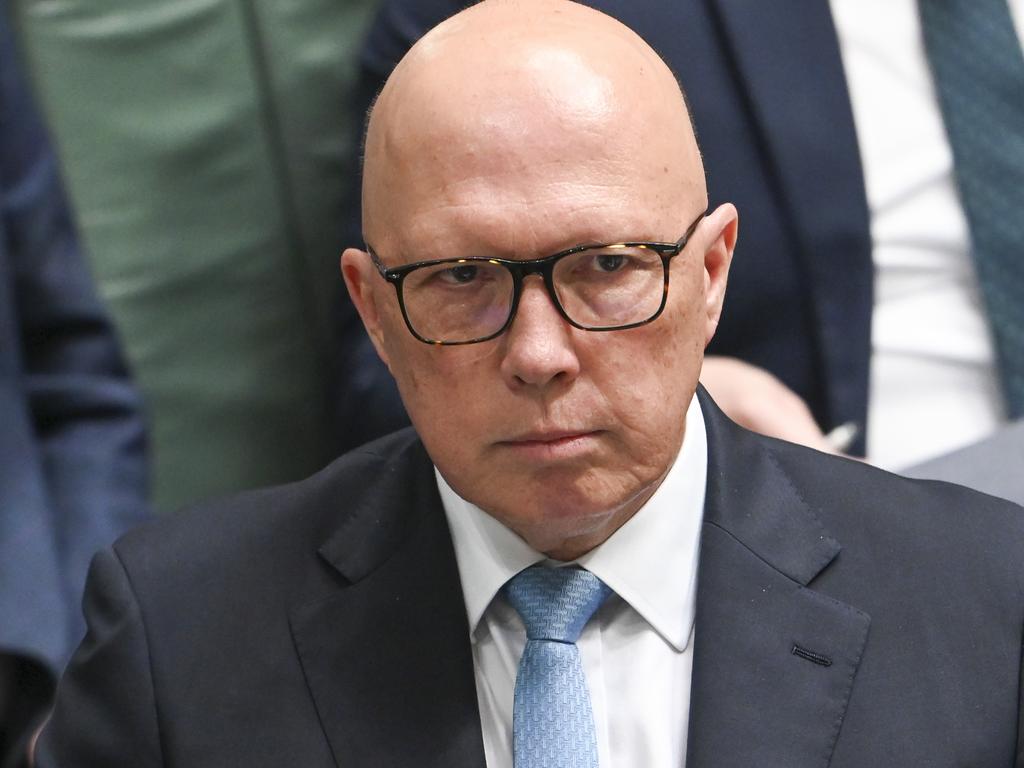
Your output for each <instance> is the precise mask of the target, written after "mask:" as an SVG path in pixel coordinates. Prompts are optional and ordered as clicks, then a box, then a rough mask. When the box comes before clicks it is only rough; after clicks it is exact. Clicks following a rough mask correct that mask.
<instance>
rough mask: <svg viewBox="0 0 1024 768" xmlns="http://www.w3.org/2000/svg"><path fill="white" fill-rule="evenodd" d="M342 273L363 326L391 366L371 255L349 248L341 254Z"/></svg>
mask: <svg viewBox="0 0 1024 768" xmlns="http://www.w3.org/2000/svg"><path fill="white" fill-rule="evenodd" d="M341 275H342V277H343V278H344V279H345V286H346V287H347V288H348V295H349V296H350V297H351V298H352V304H353V305H354V306H355V308H356V311H357V312H358V313H359V317H360V319H362V321H363V327H365V328H366V332H367V333H368V334H369V336H370V340H371V341H372V342H373V346H374V348H375V349H376V350H377V355H378V356H379V357H380V359H381V360H383V361H384V364H385V365H387V366H388V367H389V368H390V363H389V362H388V355H387V352H386V351H385V346H384V330H383V326H382V324H381V319H380V312H379V310H378V307H377V296H376V293H375V292H374V290H373V284H372V282H371V281H373V280H374V279H379V278H377V277H376V270H375V269H374V268H373V265H372V263H371V262H370V256H369V254H367V253H366V252H365V251H360V250H359V249H357V248H347V249H345V252H344V253H342V254H341Z"/></svg>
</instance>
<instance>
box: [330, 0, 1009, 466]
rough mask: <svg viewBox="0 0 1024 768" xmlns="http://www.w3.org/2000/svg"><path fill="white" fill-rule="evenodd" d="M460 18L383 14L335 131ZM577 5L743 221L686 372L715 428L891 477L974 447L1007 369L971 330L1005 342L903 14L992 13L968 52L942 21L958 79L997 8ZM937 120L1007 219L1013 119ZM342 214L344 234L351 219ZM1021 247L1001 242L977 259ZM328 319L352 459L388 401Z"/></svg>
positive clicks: (935, 49)
mask: <svg viewBox="0 0 1024 768" xmlns="http://www.w3.org/2000/svg"><path fill="white" fill-rule="evenodd" d="M462 5H463V3H461V2H459V0H386V2H383V3H382V5H381V9H380V13H379V14H378V16H377V19H376V21H375V23H374V25H373V27H372V29H371V32H370V34H369V36H368V38H367V41H366V44H365V47H364V51H363V55H362V62H361V63H362V73H361V82H360V87H359V88H358V90H357V99H358V101H357V103H356V104H355V108H354V109H353V110H352V113H353V114H360V113H361V112H362V111H363V109H365V107H366V105H367V104H368V103H369V100H370V98H371V97H372V96H373V94H375V93H376V92H377V90H378V89H379V88H380V86H381V84H382V83H383V80H384V78H385V77H386V76H387V74H388V73H389V72H390V71H391V68H392V67H393V66H394V64H395V62H396V61H398V59H399V58H401V56H402V54H403V53H404V52H405V51H406V50H407V49H408V47H409V46H410V45H411V44H412V43H413V42H415V40H416V39H417V38H418V37H419V36H420V35H421V34H422V33H423V32H425V31H426V30H427V29H429V28H430V27H432V26H433V25H434V24H436V23H437V22H438V21H440V20H441V19H443V18H445V17H446V16H448V15H450V14H452V13H454V12H455V11H456V10H458V9H459V8H460V7H462ZM588 5H592V6H593V7H595V8H597V9H599V10H602V11H604V12H605V13H608V14H609V15H611V16H613V17H615V18H617V19H619V20H620V21H622V22H623V23H625V24H626V25H627V26H629V27H631V28H632V29H634V30H636V31H637V32H638V33H639V34H640V35H641V36H642V37H643V38H644V39H645V40H647V41H649V42H650V43H651V45H652V46H653V47H654V48H655V50H657V51H659V53H660V54H661V55H662V56H663V57H664V58H665V59H666V61H667V62H668V64H669V66H670V67H671V68H672V69H673V70H674V71H675V72H676V73H677V74H678V75H679V76H680V77H681V78H682V80H683V81H684V82H691V81H693V82H701V83H703V84H705V86H706V87H703V88H700V89H695V90H694V92H693V93H692V94H690V107H691V111H692V113H693V115H694V118H695V122H696V124H697V125H698V126H699V127H700V129H701V150H702V155H703V158H704V164H705V168H706V171H707V174H708V178H709V192H710V195H711V200H712V203H713V204H714V203H717V202H719V201H723V200H730V201H733V202H735V203H736V205H737V206H738V207H739V208H740V210H741V211H742V212H743V232H744V242H745V243H746V244H747V248H746V250H747V253H748V255H749V256H750V257H751V258H747V259H741V261H740V263H738V264H737V265H736V267H735V268H734V269H733V270H732V271H731V276H730V295H731V296H732V297H733V301H731V302H730V304H729V306H728V308H727V311H726V312H725V313H724V315H723V318H722V323H721V326H720V328H719V331H718V333H717V334H716V336H715V339H714V340H713V341H712V344H711V345H710V346H709V348H708V358H707V359H706V361H705V366H704V370H703V372H702V381H703V382H704V383H705V385H706V386H707V387H708V389H709V391H710V392H711V393H712V395H713V396H714V397H715V399H716V402H718V403H719V404H720V405H721V406H722V407H723V408H724V410H725V411H726V412H727V413H728V414H729V415H730V417H731V418H734V419H736V420H737V421H740V422H741V423H743V424H744V425H745V426H749V427H751V428H754V429H756V430H757V431H761V432H764V433H766V434H772V435H775V436H782V437H785V438H786V439H791V440H795V441H798V442H804V443H806V444H809V445H813V446H816V447H822V445H823V443H822V440H821V437H822V436H821V432H820V430H819V429H818V427H817V426H816V425H815V421H816V422H817V423H818V424H820V425H821V427H822V428H823V429H825V430H826V431H831V430H833V429H834V428H836V427H839V426H840V425H846V426H847V428H848V430H847V435H848V436H850V437H852V442H851V443H850V445H849V446H848V448H849V450H850V452H852V453H854V454H856V455H865V452H866V455H867V457H868V459H869V460H870V461H872V462H873V463H876V464H879V465H880V466H884V467H887V468H894V467H895V468H900V467H906V466H908V465H909V464H911V463H914V462H915V461H920V460H923V459H925V458H927V457H929V456H934V455H937V454H940V453H944V452H946V451H949V450H952V449H954V448H956V447H957V446H961V445H965V444H968V443H971V442H973V441H975V440H978V439H981V438H983V437H985V436H986V435H988V434H989V433H990V432H992V430H994V429H996V428H997V427H998V426H999V425H1000V424H1001V423H1002V422H1003V421H1004V420H1005V419H1006V418H1007V417H1011V418H1012V417H1013V414H1014V409H1013V408H1012V407H1011V406H1012V403H1011V402H1010V399H1008V398H1007V397H1005V395H1004V392H1002V391H1001V386H1000V384H1001V382H1000V378H1001V375H1002V376H1004V377H1005V376H1006V374H1007V373H1008V372H1012V365H1008V364H1007V363H1008V362H1009V361H1004V364H1002V365H1000V364H999V363H998V355H997V349H996V345H995V344H994V342H993V340H992V339H991V333H990V331H991V329H992V328H994V327H1000V326H1005V327H1008V329H1009V330H1008V334H1007V335H1009V334H1010V333H1012V328H1013V323H1012V322H1011V320H1010V319H1009V318H1006V317H1001V316H1000V315H999V313H997V312H994V311H993V310H992V308H990V307H989V306H988V305H989V304H990V303H992V301H993V300H994V299H993V297H991V296H989V295H987V294H990V292H991V291H990V290H986V291H982V290H981V286H979V280H978V276H979V273H980V272H981V271H982V270H981V269H980V266H981V263H982V262H983V261H984V260H983V259H982V258H981V253H980V252H979V249H977V248H972V243H971V240H972V239H976V238H973V235H975V234H976V232H975V229H976V224H977V227H980V228H981V229H983V230H985V231H992V230H993V227H992V225H991V223H990V222H988V221H987V220H986V222H985V223H984V224H980V223H978V222H974V221H971V222H968V221H967V218H966V217H965V211H964V209H965V208H969V205H968V203H969V202H970V200H969V198H965V197H964V196H963V195H960V196H959V197H958V184H957V182H958V181H961V180H962V179H961V178H960V177H962V176H964V173H965V170H966V169H965V168H964V167H963V166H964V164H963V163H961V162H960V160H961V158H957V162H956V163H954V157H953V155H954V154H955V153H954V152H953V150H955V149H956V148H957V147H956V146H953V147H952V148H951V146H950V144H951V141H950V138H948V137H947V135H946V134H947V132H948V131H947V128H946V124H945V121H944V116H945V115H944V112H945V111H946V110H943V109H940V107H941V105H940V100H939V91H940V90H941V88H940V86H941V85H942V82H943V78H941V77H939V76H938V74H937V73H936V72H933V69H934V67H933V65H934V64H935V63H936V62H938V63H941V60H942V59H943V56H942V53H943V51H942V50H941V46H936V45H929V46H926V45H925V38H926V37H928V38H929V39H931V38H933V37H934V35H933V34H931V33H930V30H931V28H932V26H933V25H932V24H931V23H926V22H927V21H928V19H921V18H919V17H920V16H921V14H920V11H919V9H924V10H925V11H927V10H929V9H932V10H936V9H937V10H938V11H939V12H940V13H942V12H946V13H949V12H958V13H959V12H971V9H973V8H975V7H976V8H978V11H977V12H976V14H975V15H980V16H981V18H982V20H983V21H985V20H987V19H988V17H989V16H990V15H995V16H997V17H998V13H999V8H998V7H997V6H999V5H1002V9H1001V12H1002V14H1003V16H1004V17H1006V20H1005V21H1003V22H1000V21H999V20H998V18H996V19H995V20H988V30H987V34H981V33H972V32H970V31H968V30H967V29H965V28H964V26H963V25H961V24H959V21H958V20H957V19H953V20H952V21H951V22H950V23H951V24H952V25H953V27H954V29H956V30H957V34H956V35H955V36H954V37H955V38H956V41H955V42H958V43H959V48H960V50H959V54H960V55H961V56H963V57H966V58H967V59H969V60H971V61H979V60H983V59H984V58H985V57H984V56H983V55H982V54H986V55H989V56H992V55H996V54H998V53H1000V51H999V50H998V49H997V47H996V46H995V45H994V44H993V41H992V40H991V39H990V38H991V37H992V36H993V32H999V31H1002V30H1005V31H1007V32H1008V34H1009V35H1010V36H1011V37H1012V36H1013V31H1012V29H1013V26H1014V25H1013V24H1012V23H1010V21H1009V17H1008V9H1007V3H1006V0H994V1H992V2H985V3H971V2H970V1H969V0H955V1H954V2H944V1H942V0H937V1H936V0H918V2H916V3H915V2H912V1H911V0H900V2H896V3H892V2H886V1H885V0H876V1H874V2H871V1H866V0H830V2H825V1H824V0H819V1H817V2H811V3H807V2H792V1H790V0H783V1H782V2H774V3H770V4H769V3H736V2H731V1H730V0H696V1H692V2H681V3H680V2H667V1H665V0H646V1H645V2H630V1H629V0H589V1H588ZM1009 11H1012V12H1013V16H1014V18H1015V20H1016V21H1018V22H1021V20H1022V19H1024V2H1021V0H1010V2H1009ZM932 16H935V13H931V14H929V18H930V17H932ZM1017 26H1018V27H1021V24H1020V23H1018V25H1017ZM926 33H927V34H926ZM932 42H934V41H932ZM1013 44H1014V41H1010V45H1011V47H1012V46H1013ZM1017 48H1018V50H1017V52H1016V57H1017V58H1018V59H1019V58H1020V52H1019V43H1018V44H1017ZM1009 54H1010V55H1007V56H1006V58H1007V59H1008V60H1009V61H1008V62H1007V64H1008V65H1009V64H1012V59H1013V56H1012V54H1013V51H1010V52H1009ZM952 69H953V71H954V73H962V75H963V76H962V77H961V78H960V80H961V81H962V82H966V83H968V84H969V85H970V86H971V90H972V92H976V93H978V94H985V92H986V89H987V88H992V87H993V86H992V85H989V84H986V83H985V82H982V81H981V78H978V79H974V76H973V72H972V71H970V70H968V68H967V67H966V66H965V65H964V63H963V62H962V61H961V62H960V63H958V64H956V65H955V66H954V67H953V68H952ZM1020 69H1022V70H1024V67H1021V68H1020ZM1007 76H1012V75H1011V74H1009V73H1008V74H1007ZM1017 76H1018V78H1019V77H1020V76H1021V72H1020V71H1018V75H1017ZM1022 88H1024V84H1021V82H1020V81H1019V80H1018V85H1017V86H1015V87H1014V86H1009V87H1005V86H1004V87H1003V89H1002V93H1003V94H1005V96H1004V98H1006V99H1007V100H1008V101H1011V102H1014V101H1015V102H1017V103H1018V106H1017V108H1018V109H1020V107H1019V102H1020V100H1019V99H1015V96H1014V95H1015V94H1017V93H1020V92H1021V89H1022ZM953 111H954V113H964V114H965V116H966V119H967V120H969V121H971V122H970V125H971V126H976V127H977V128H978V129H979V130H973V131H971V132H970V133H972V134H976V135H977V136H978V137H979V138H978V141H986V142H987V143H988V144H990V145H991V146H992V147H993V151H994V152H995V153H997V154H998V155H999V159H998V160H997V161H995V162H991V163H989V164H988V165H987V167H986V170H987V171H988V172H989V173H990V174H991V178H989V179H987V180H986V182H985V183H984V185H983V191H986V190H987V193H988V199H991V198H993V197H994V198H995V199H997V200H1005V201H1006V203H1005V204H1006V205H1007V206H1008V207H1009V210H1011V211H1013V210H1018V209H1019V207H1020V205H1019V204H1017V203H1015V202H1014V201H1015V200H1016V199H1019V198H1016V197H1015V196H1014V195H1013V194H1010V193H1009V192H1008V190H1013V189H1024V180H1022V177H1021V174H1022V173H1024V156H1022V150H1021V149H1020V146H1021V142H1022V140H1024V133H1022V132H1021V130H1020V126H1021V125H1022V124H1024V117H1019V118H1018V119H1017V120H1015V121H1014V120H1010V121H1009V125H1010V126H1011V128H1006V127H1005V123H1004V125H1003V126H1000V125H999V124H997V123H996V122H995V121H994V120H992V118H991V109H989V110H988V111H986V109H983V108H981V107H976V108H974V109H973V110H972V109H970V105H963V104H959V105H954V107H953ZM986 115H988V116H986ZM982 128H984V129H985V130H986V131H987V133H985V132H984V131H982V130H980V129H982ZM993 133H994V134H996V135H995V136H993ZM978 154H979V153H977V152H975V153H973V155H974V156H977V155H978ZM980 159H981V160H983V161H985V160H987V159H986V158H985V157H984V156H982V157H981V158H980ZM1014 169H1016V171H1014ZM1015 173H1016V175H1014V174H1015ZM961 186H962V185H961ZM1021 194H1024V193H1021V192H1018V193H1017V195H1021ZM354 197H355V198H356V199H358V196H357V194H356V195H354ZM348 213H349V219H350V221H349V224H348V229H349V230H350V232H351V236H352V237H358V235H359V224H358V206H352V207H351V209H350V211H349V212H348ZM992 214H993V215H998V214H997V213H996V211H995V210H994V209H992ZM1003 218H1004V219H1005V220H1007V221H1014V220H1015V217H1014V216H1013V215H1012V214H1011V215H1007V216H1004V217H1003ZM969 223H970V226H968V224H969ZM1018 237H1019V236H1018ZM1022 247H1024V243H1021V242H1020V240H1018V241H1017V245H1016V247H1001V248H997V249H995V251H996V252H997V254H999V253H1007V254H1014V253H1016V252H1018V251H1020V249H1021V248H1022ZM754 256H756V258H754ZM1009 260H1011V261H1012V258H1011V259H1009ZM1012 274H1013V270H1010V272H1009V275H1012ZM1017 274H1018V278H1017V281H1016V282H1015V281H1014V280H1013V279H1012V277H1010V276H1009V275H1006V274H1004V277H1003V278H1002V279H1000V280H996V281H995V282H996V283H997V285H998V284H1001V285H1007V286H1010V287H1011V288H1010V290H1011V291H1012V289H1013V287H1014V286H1020V285H1021V284H1022V283H1021V282H1020V281H1021V279H1024V278H1022V277H1021V276H1020V275H1021V273H1020V271H1018V272H1017ZM991 283H992V281H986V285H988V287H989V289H991V287H992V286H991ZM1021 290H1024V289H1021ZM1018 298H1019V297H1018ZM1017 303H1018V304H1020V305H1022V306H1024V302H1021V301H1019V300H1018V302H1017ZM338 316H339V334H340V343H339V344H338V345H337V352H336V355H337V357H338V361H339V362H338V366H337V368H338V370H339V371H343V372H344V373H345V378H344V387H343V389H344V394H346V395H347V397H343V398H339V399H338V405H337V410H338V413H339V419H338V423H337V426H336V431H337V433H338V435H339V436H340V437H341V438H342V439H343V440H344V441H345V444H346V445H348V446H350V447H354V446H356V445H359V444H360V443H362V442H364V441H365V440H367V439H369V438H370V437H373V436H376V435H377V434H382V433H383V432H385V431H389V430H390V429H393V428H396V427H397V425H398V423H399V420H400V418H401V415H402V414H401V405H400V403H399V402H398V397H397V394H392V390H393V386H392V385H391V383H390V380H389V377H388V376H387V373H386V371H385V370H384V369H383V367H382V366H381V365H380V363H379V362H378V361H377V360H376V359H374V356H373V351H372V348H370V344H369V342H368V341H367V340H366V337H365V333H364V332H363V330H362V327H361V325H360V324H359V322H358V318H357V317H356V313H355V311H354V308H353V307H351V306H348V305H346V304H344V303H343V304H341V305H340V306H339V311H338ZM1018 346H1019V345H1018ZM1017 357H1018V358H1024V353H1018V355H1017ZM1017 389H1020V387H1019V386H1018V387H1017ZM1018 399H1019V398H1018ZM937 414H941V417H940V416H937ZM811 417H813V418H811Z"/></svg>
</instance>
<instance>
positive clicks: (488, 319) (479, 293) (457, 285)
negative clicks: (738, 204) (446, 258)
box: [402, 246, 665, 342]
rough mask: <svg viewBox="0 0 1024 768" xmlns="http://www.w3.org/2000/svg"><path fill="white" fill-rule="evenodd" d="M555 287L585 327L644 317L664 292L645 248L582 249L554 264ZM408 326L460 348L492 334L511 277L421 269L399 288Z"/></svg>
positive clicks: (496, 270) (491, 266)
mask: <svg viewBox="0 0 1024 768" xmlns="http://www.w3.org/2000/svg"><path fill="white" fill-rule="evenodd" d="M552 277H553V282H554V287H555V293H556V294H557V300H558V303H559V304H560V305H561V307H562V309H563V311H564V312H565V314H566V315H567V316H568V317H569V318H571V319H572V321H573V322H574V323H577V324H578V325H580V326H583V327H585V328H592V329H602V328H616V327H619V326H623V325H631V324H633V323H641V322H644V321H646V320H648V319H650V318H651V317H652V316H653V315H654V314H655V313H656V312H657V311H658V309H659V308H660V306H661V301H662V296H663V293H664V279H665V273H664V264H663V262H662V258H661V256H660V255H659V254H658V253H656V252H655V251H653V250H651V249H649V248H645V247H643V246H637V247H625V246H606V247H602V248H587V249H584V250H582V251H579V252H577V253H573V254H570V255H568V256H565V257H563V258H562V259H560V260H559V261H558V262H557V263H556V264H555V267H554V271H553V275H552ZM402 288H403V291H402V292H403V299H404V302H405V311H406V315H407V317H408V319H409V323H410V325H412V327H413V328H415V329H416V332H417V333H418V334H419V335H420V336H422V337H423V338H426V339H430V340H433V341H445V342H459V341H469V340H472V339H478V338H482V337H486V336H490V335H492V334H495V333H497V332H498V331H499V330H500V329H501V328H502V326H504V325H505V323H506V322H507V321H508V318H509V314H510V313H511V311H512V302H513V298H514V293H515V286H514V279H513V276H512V273H511V271H510V270H509V269H508V268H506V267H505V266H503V265H501V264H500V263H497V262H491V261H486V260H466V261H462V262H448V263H442V264H434V265H427V266H423V267H420V268H419V269H416V270H414V271H412V272H410V273H409V274H408V275H406V277H405V280H404V283H403V286H402Z"/></svg>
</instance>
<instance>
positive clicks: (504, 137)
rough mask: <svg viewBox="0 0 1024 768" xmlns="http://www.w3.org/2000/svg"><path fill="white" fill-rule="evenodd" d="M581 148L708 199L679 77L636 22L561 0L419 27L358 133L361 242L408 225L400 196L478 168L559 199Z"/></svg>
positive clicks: (487, 7) (458, 184)
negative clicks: (362, 153) (540, 178)
mask: <svg viewBox="0 0 1024 768" xmlns="http://www.w3.org/2000/svg"><path fill="white" fill-rule="evenodd" d="M581 154H590V155H592V156H597V155H600V156H602V157H603V158H604V160H603V161H604V162H605V163H606V164H608V165H615V164H618V165H621V166H622V170H623V171H628V173H629V174H631V175H635V176H636V177H638V178H645V177H647V178H656V177H657V178H659V181H668V182H669V183H668V184H665V185H663V186H664V187H665V190H666V193H667V194H668V195H670V196H672V197H673V198H674V200H671V199H664V200H661V201H660V202H661V204H664V205H672V204H673V202H674V203H676V204H684V202H685V200H686V199H688V198H689V199H703V198H704V197H705V190H704V176H703V168H702V166H701V161H700V155H699V152H698V150H697V145H696V141H695V139H694V135H693V130H692V127H691V123H690V120H689V116H688V114H687V111H686V106H685V103H684V101H683V97H682V94H681V92H680V89H679V87H678V84H677V82H676V80H675V78H674V76H673V75H672V73H671V72H670V71H669V69H668V67H667V66H666V65H665V63H664V62H663V61H662V60H661V59H660V58H659V57H658V55H657V54H656V53H655V52H654V51H653V50H652V49H651V48H650V46H648V45H647V43H645V42H644V41H643V40H642V39H641V38H640V37H639V36H637V35H636V33H634V32H633V31H632V30H630V29H628V28H627V27H625V26H624V25H622V24H621V23H620V22H618V21H616V20H614V19H612V18H611V17H609V16H606V15H605V14H603V13H600V12H598V11H595V10H593V9H591V8H588V7H586V6H582V5H579V4H577V3H573V2H568V1H567V0H523V1H520V2H514V1H510V0H485V1H484V2H481V3H479V4H477V5H474V6H472V7H470V8H468V9H467V10H465V11H462V12H461V13H458V14H456V15H455V16H453V17H451V18H450V19H448V20H447V21H445V22H443V23H442V24H440V25H438V26H437V27H435V28H434V29H433V30H431V31H430V32H429V33H428V34H427V35H425V36H424V37H423V38H422V39H421V40H420V41H419V42H418V43H417V44H416V45H415V46H414V47H413V48H412V49H411V50H410V51H409V53H408V54H407V55H406V56H405V57H404V58H403V59H402V61H401V62H400V63H399V64H398V66H397V67H396V68H395V70H394V72H393V73H392V75H391V77H390V78H389V79H388V81H387V83H386V85H385V86H384V89H383V90H382V91H381V94H380V97H379V98H378V100H377V103H376V106H375V108H374V112H373V115H372V117H371V119H370V122H369V126H368V131H367V137H366V157H365V173H364V189H363V225H364V231H365V232H366V235H367V239H368V240H369V241H370V242H371V243H374V244H375V247H378V248H380V247H381V244H382V243H383V242H384V241H385V240H386V239H387V238H388V237H389V233H391V232H393V231H394V229H395V223H396V219H397V218H398V217H401V220H402V221H403V223H404V224H405V225H409V224H412V226H413V227H414V228H415V220H414V218H412V219H410V216H412V217H414V215H415V211H413V210H409V209H408V208H406V207H405V206H404V205H402V203H404V202H406V201H411V202H412V203H413V204H415V203H416V202H417V201H418V200H421V199H423V198H425V197H426V198H431V199H434V200H437V199H442V200H443V199H444V197H445V195H446V194H447V193H448V192H451V191H457V190H458V189H459V188H463V187H464V186H465V185H467V184H468V185H476V184H478V183H479V182H480V180H481V179H482V178H483V177H485V176H486V177H487V178H489V179H491V180H492V181H493V180H498V179H500V183H501V184H502V185H503V186H504V187H506V188H510V187H512V188H514V187H515V186H516V185H517V184H526V183H532V181H533V180H534V179H533V177H534V176H535V174H536V173H537V172H544V173H547V174H549V175H550V177H551V180H552V182H553V183H552V184H551V185H550V188H551V192H552V194H554V195H556V196H557V194H558V188H559V184H558V174H559V173H563V174H568V173H570V171H569V168H570V166H571V162H572V159H573V158H574V157H578V156H580V155H581ZM666 176H667V177H668V178H667V179H665V178H664V177H666ZM528 177H529V178H528ZM478 192H480V193H484V192H485V190H483V189H480V190H478Z"/></svg>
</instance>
